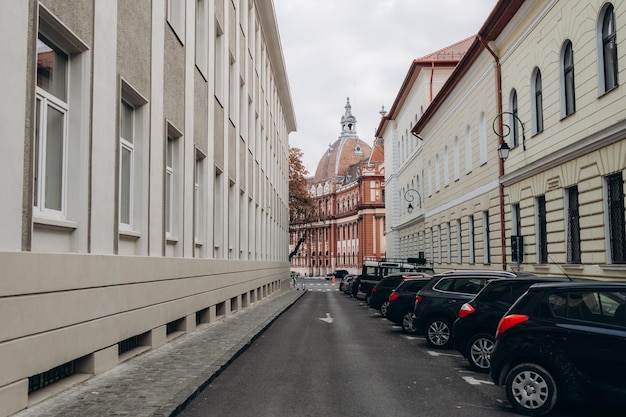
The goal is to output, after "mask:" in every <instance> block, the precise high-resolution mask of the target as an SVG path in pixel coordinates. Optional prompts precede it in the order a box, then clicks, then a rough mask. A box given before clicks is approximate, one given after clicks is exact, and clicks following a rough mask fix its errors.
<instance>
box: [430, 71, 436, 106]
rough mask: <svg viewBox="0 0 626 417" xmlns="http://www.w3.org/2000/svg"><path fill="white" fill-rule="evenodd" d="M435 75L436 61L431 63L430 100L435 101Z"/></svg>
mask: <svg viewBox="0 0 626 417" xmlns="http://www.w3.org/2000/svg"><path fill="white" fill-rule="evenodd" d="M434 76H435V61H431V63H430V102H431V103H432V102H433V78H434Z"/></svg>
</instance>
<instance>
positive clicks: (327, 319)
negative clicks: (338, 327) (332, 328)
mask: <svg viewBox="0 0 626 417" xmlns="http://www.w3.org/2000/svg"><path fill="white" fill-rule="evenodd" d="M320 320H322V321H325V322H326V323H329V324H330V323H332V322H333V321H335V319H334V318H332V317H330V313H326V317H324V318H322V317H320Z"/></svg>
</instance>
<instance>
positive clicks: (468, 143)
mask: <svg viewBox="0 0 626 417" xmlns="http://www.w3.org/2000/svg"><path fill="white" fill-rule="evenodd" d="M470 172H472V132H471V130H470V127H469V126H466V127H465V173H466V174H469V173H470Z"/></svg>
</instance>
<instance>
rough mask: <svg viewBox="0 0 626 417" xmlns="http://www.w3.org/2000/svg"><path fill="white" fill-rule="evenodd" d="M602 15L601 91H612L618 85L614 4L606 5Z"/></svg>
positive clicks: (599, 61) (599, 60)
mask: <svg viewBox="0 0 626 417" xmlns="http://www.w3.org/2000/svg"><path fill="white" fill-rule="evenodd" d="M605 7H606V8H605V10H604V14H603V15H601V16H602V27H601V28H600V40H601V44H602V47H601V48H600V51H599V52H600V55H601V57H600V59H598V63H599V64H600V65H602V68H601V70H600V71H599V74H598V75H599V77H600V86H601V88H603V90H601V93H606V92H607V91H611V90H612V89H613V88H615V87H617V72H618V70H617V40H616V35H615V10H614V9H613V5H612V4H610V3H609V4H607V5H606V6H605Z"/></svg>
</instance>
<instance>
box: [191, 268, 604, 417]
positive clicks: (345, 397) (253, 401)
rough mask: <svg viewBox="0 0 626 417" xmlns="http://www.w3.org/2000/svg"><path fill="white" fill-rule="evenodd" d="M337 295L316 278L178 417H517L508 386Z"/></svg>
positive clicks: (566, 413) (570, 412)
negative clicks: (506, 391)
mask: <svg viewBox="0 0 626 417" xmlns="http://www.w3.org/2000/svg"><path fill="white" fill-rule="evenodd" d="M317 284H319V285H317ZM335 288H336V286H332V285H328V282H326V283H324V282H323V281H322V282H314V281H313V280H311V282H309V285H308V292H307V294H306V295H305V296H304V297H303V298H301V299H300V300H299V301H298V302H297V303H296V304H295V305H294V306H293V307H291V308H290V309H289V310H288V311H287V312H285V313H284V314H283V315H282V316H280V317H279V318H278V319H277V320H276V321H275V322H274V323H273V324H272V326H271V327H270V328H269V329H267V330H266V331H265V333H263V335H262V336H261V337H260V338H258V339H257V340H256V341H255V342H254V343H253V344H252V346H250V348H249V349H248V350H246V351H245V352H244V353H243V354H242V355H241V356H240V357H239V358H237V359H236V360H235V361H234V362H233V363H232V364H231V365H230V366H229V367H228V368H227V369H226V370H225V371H224V372H223V373H222V374H221V375H219V376H218V377H217V378H216V379H215V380H214V381H213V382H212V383H211V384H210V385H209V386H208V387H207V388H206V389H205V390H204V391H203V392H201V393H200V394H199V395H198V397H197V398H196V399H194V400H193V401H192V402H191V403H190V404H189V405H188V406H187V407H186V408H185V409H184V410H183V411H182V413H181V414H180V415H181V416H183V417H200V416H202V417H207V416H221V417H230V416H232V417H235V416H236V417H245V416H255V417H259V416H263V417H264V416H268V417H269V416H272V417H274V416H298V417H300V416H342V417H353V416H354V417H356V416H359V417H368V416H376V417H379V416H424V417H444V416H445V417H450V416H455V417H477V416H480V417H496V416H509V417H511V416H515V415H516V414H514V413H513V412H512V411H511V409H510V407H509V406H508V405H507V403H506V398H505V395H504V392H503V391H502V389H501V387H496V386H494V385H492V384H491V382H490V380H489V377H488V375H486V374H480V373H476V372H473V371H471V370H470V368H469V366H468V365H466V362H465V360H464V359H463V358H462V357H461V356H460V355H458V354H456V353H455V351H435V350H432V349H431V348H429V347H428V345H427V344H426V342H425V341H424V339H423V338H421V337H408V336H406V335H404V334H403V333H402V332H401V329H400V328H399V327H396V326H393V325H392V323H391V322H389V321H388V320H386V319H384V318H381V317H380V315H379V314H378V313H376V312H375V311H374V310H372V309H370V308H369V307H368V306H367V305H365V303H364V302H363V301H357V300H354V299H352V298H350V297H349V296H345V295H344V294H342V293H339V292H338V291H336V290H335ZM598 411H599V410H597V409H596V410H594V409H587V410H585V409H581V408H571V409H566V410H560V411H558V412H557V413H554V414H553V417H583V416H597V415H606V414H605V413H604V412H601V414H597V412H598Z"/></svg>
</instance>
